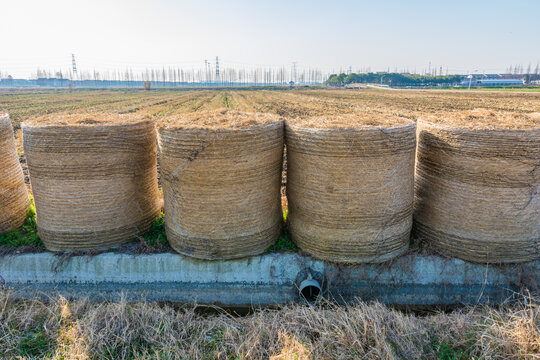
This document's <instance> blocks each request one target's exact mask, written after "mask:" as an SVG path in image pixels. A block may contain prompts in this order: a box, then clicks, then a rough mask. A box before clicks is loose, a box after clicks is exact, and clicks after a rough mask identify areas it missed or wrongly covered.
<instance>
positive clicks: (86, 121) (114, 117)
mask: <svg viewBox="0 0 540 360" xmlns="http://www.w3.org/2000/svg"><path fill="white" fill-rule="evenodd" d="M151 120H152V119H151V117H150V116H148V115H140V114H118V113H109V112H104V113H80V114H52V115H44V116H40V117H36V118H32V119H30V120H28V121H25V122H24V125H23V126H27V127H49V126H53V127H54V126H69V127H102V126H115V125H128V124H138V123H141V122H148V121H151Z"/></svg>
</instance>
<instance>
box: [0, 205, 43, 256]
mask: <svg viewBox="0 0 540 360" xmlns="http://www.w3.org/2000/svg"><path fill="white" fill-rule="evenodd" d="M0 246H5V247H8V248H17V247H25V246H29V247H33V248H45V246H44V245H43V242H42V241H41V239H40V238H39V235H38V231H37V223H36V207H35V205H34V199H33V198H32V197H30V208H29V209H28V212H27V214H26V220H25V221H24V224H23V226H22V227H21V228H20V229H17V230H12V231H9V232H7V233H4V234H0Z"/></svg>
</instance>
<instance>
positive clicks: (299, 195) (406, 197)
mask: <svg viewBox="0 0 540 360" xmlns="http://www.w3.org/2000/svg"><path fill="white" fill-rule="evenodd" d="M415 129H416V128H415V124H414V123H413V122H411V121H410V120H407V119H403V118H398V117H394V116H383V115H369V114H354V115H343V116H325V117H313V118H303V119H296V120H291V121H287V124H286V127H285V138H286V144H287V161H288V165H287V166H288V167H287V171H288V173H287V197H288V201H289V214H288V223H289V224H288V225H289V230H290V232H291V236H292V239H293V240H294V241H295V243H296V244H297V245H298V246H299V247H300V248H301V249H302V250H304V251H306V252H307V253H309V254H311V255H313V256H315V257H317V258H320V259H323V260H329V261H334V262H344V263H361V262H382V261H385V260H388V259H391V258H393V257H395V256H397V255H400V254H402V253H403V252H405V251H406V250H407V248H408V246H409V237H410V230H411V226H412V209H413V196H414V154H415V145H416V130H415Z"/></svg>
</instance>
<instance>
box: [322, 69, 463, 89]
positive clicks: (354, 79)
mask: <svg viewBox="0 0 540 360" xmlns="http://www.w3.org/2000/svg"><path fill="white" fill-rule="evenodd" d="M461 79H462V75H439V76H426V75H417V74H401V73H387V72H382V73H372V72H370V73H362V74H355V73H351V74H344V73H342V74H332V75H330V76H329V77H328V79H327V80H326V81H325V84H326V85H329V86H344V85H348V84H374V83H375V84H384V85H393V86H407V85H409V86H422V85H428V86H429V85H452V84H455V83H459V82H460V81H461Z"/></svg>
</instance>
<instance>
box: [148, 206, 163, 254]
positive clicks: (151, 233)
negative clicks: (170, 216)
mask: <svg viewBox="0 0 540 360" xmlns="http://www.w3.org/2000/svg"><path fill="white" fill-rule="evenodd" d="M143 238H144V240H145V242H146V243H147V244H148V245H149V246H150V247H152V248H154V249H158V248H163V247H168V246H169V242H168V241H167V234H166V233H165V214H163V211H162V212H161V215H160V216H158V217H156V218H155V219H154V221H153V222H152V225H151V227H150V230H148V231H147V232H146V234H144V236H143Z"/></svg>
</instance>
